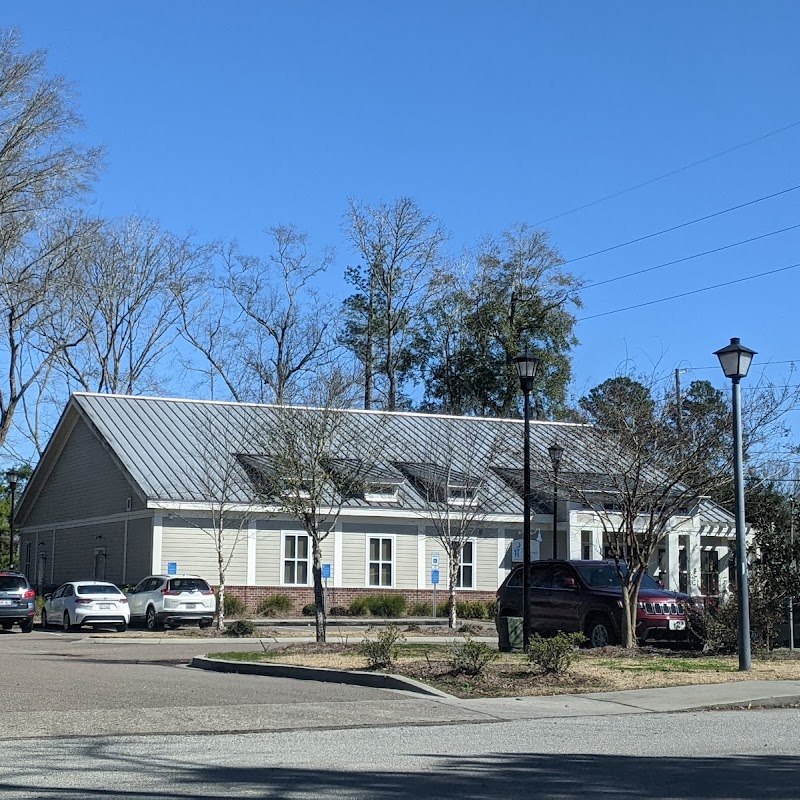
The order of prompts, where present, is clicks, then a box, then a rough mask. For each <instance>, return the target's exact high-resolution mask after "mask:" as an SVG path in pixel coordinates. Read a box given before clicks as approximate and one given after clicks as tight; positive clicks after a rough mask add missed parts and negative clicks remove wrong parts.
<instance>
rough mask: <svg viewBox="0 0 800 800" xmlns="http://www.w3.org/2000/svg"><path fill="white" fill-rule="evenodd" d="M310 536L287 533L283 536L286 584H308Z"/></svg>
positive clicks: (284, 578) (284, 580) (284, 581)
mask: <svg viewBox="0 0 800 800" xmlns="http://www.w3.org/2000/svg"><path fill="white" fill-rule="evenodd" d="M308 551H309V547H308V536H307V535H306V534H305V533H287V534H284V537H283V583H284V585H285V586H308V573H309V568H308Z"/></svg>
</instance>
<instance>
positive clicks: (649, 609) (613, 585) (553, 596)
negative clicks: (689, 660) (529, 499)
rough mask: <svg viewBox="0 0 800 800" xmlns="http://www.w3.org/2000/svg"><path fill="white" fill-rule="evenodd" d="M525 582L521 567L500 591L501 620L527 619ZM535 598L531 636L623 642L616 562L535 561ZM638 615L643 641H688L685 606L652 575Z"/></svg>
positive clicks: (532, 591) (532, 570)
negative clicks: (572, 634)
mask: <svg viewBox="0 0 800 800" xmlns="http://www.w3.org/2000/svg"><path fill="white" fill-rule="evenodd" d="M623 569H624V565H623ZM522 578H523V574H522V565H521V564H520V565H518V566H515V567H514V569H512V570H511V572H510V573H509V575H508V577H507V578H506V579H505V580H504V581H503V583H502V585H501V586H500V588H499V589H498V590H497V615H498V617H521V616H522ZM530 596H531V632H532V633H540V634H542V635H543V636H546V635H549V634H554V633H557V632H558V631H566V632H568V633H569V632H573V631H574V632H581V633H584V634H585V635H586V637H587V638H588V639H589V644H590V645H591V646H592V647H603V646H605V645H609V644H615V643H617V642H619V641H620V638H621V636H622V586H621V585H620V580H619V576H618V574H617V567H616V565H615V564H614V562H613V561H534V562H532V563H531V565H530ZM636 617H637V622H636V638H637V639H638V640H639V641H640V642H685V641H686V640H687V631H686V609H685V607H684V605H683V603H681V602H679V601H678V599H677V598H676V597H675V595H674V594H673V593H672V592H666V591H664V590H663V589H661V588H660V587H659V585H658V584H657V583H656V582H655V581H654V580H653V579H652V578H651V577H650V576H649V575H645V576H644V578H643V579H642V586H641V589H640V591H639V602H638V608H637V612H636ZM498 629H499V621H498Z"/></svg>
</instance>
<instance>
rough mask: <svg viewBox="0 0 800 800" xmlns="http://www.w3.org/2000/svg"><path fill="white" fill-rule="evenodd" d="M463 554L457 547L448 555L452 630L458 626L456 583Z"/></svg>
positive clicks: (449, 622) (450, 622) (449, 624)
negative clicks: (460, 556) (460, 557)
mask: <svg viewBox="0 0 800 800" xmlns="http://www.w3.org/2000/svg"><path fill="white" fill-rule="evenodd" d="M460 553H461V548H460V547H456V548H453V549H451V552H450V553H449V554H448V555H449V558H448V561H449V565H448V567H449V568H448V570H447V572H448V577H447V590H448V598H449V600H450V613H449V615H448V617H449V619H448V622H447V624H448V626H449V627H451V628H455V627H456V626H457V625H458V613H457V608H456V583H457V581H458V570H459V567H460V566H461V565H460V563H459V555H460Z"/></svg>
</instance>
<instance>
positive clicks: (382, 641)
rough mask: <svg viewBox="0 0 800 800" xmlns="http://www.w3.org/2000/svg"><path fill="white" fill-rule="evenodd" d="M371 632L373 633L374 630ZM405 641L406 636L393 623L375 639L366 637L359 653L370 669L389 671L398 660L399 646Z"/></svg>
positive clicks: (380, 631) (359, 647)
mask: <svg viewBox="0 0 800 800" xmlns="http://www.w3.org/2000/svg"><path fill="white" fill-rule="evenodd" d="M369 630H370V631H371V630H372V628H370V629H369ZM367 633H369V631H367ZM405 640H406V639H405V636H403V634H402V633H400V631H399V630H398V628H397V626H396V625H395V624H394V623H392V624H391V625H389V626H388V627H386V628H383V629H382V630H379V631H378V633H377V635H376V637H375V638H374V639H368V638H367V637H366V636H364V641H363V642H361V644H360V645H359V646H358V651H359V653H361V655H362V656H364V657H365V658H366V659H367V667H369V669H387V668H388V667H391V666H392V664H394V662H395V660H396V659H397V650H398V645H400V644H401V643H402V642H404V641H405Z"/></svg>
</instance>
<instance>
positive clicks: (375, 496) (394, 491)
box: [364, 484, 400, 503]
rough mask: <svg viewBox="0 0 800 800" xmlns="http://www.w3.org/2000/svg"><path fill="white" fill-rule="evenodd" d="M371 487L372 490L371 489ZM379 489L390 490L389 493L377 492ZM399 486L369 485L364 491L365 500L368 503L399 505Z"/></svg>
mask: <svg viewBox="0 0 800 800" xmlns="http://www.w3.org/2000/svg"><path fill="white" fill-rule="evenodd" d="M370 487H371V488H370ZM378 487H382V488H387V489H390V491H387V492H379V491H375V490H376V489H377V488H378ZM399 490H400V486H399V485H390V484H367V487H366V489H365V490H364V500H365V501H366V502H367V503H399V502H400V497H399Z"/></svg>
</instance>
